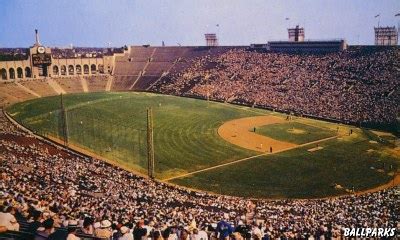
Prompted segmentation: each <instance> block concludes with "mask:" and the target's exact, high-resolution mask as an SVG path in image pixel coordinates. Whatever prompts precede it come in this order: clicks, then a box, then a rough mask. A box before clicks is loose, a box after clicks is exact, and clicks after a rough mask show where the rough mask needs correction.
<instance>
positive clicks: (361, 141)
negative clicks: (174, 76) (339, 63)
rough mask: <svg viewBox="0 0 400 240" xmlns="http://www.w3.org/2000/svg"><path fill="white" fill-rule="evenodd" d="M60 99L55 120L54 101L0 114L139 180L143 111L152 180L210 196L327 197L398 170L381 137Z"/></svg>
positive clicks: (218, 106) (183, 101) (129, 100)
mask: <svg viewBox="0 0 400 240" xmlns="http://www.w3.org/2000/svg"><path fill="white" fill-rule="evenodd" d="M62 102H63V106H64V109H65V111H64V112H65V114H63V113H62V111H61V110H60V109H61V97H60V96H53V97H47V98H39V99H34V100H30V101H26V102H22V103H17V104H15V105H13V106H11V107H9V108H8V109H7V112H8V113H9V114H10V116H12V117H13V118H14V119H15V120H17V121H18V122H20V123H21V124H23V125H24V126H26V127H28V128H30V129H31V130H33V131H35V132H36V133H38V134H40V135H44V136H46V137H49V138H53V139H59V140H60V139H64V136H65V135H67V136H68V144H69V145H70V146H71V147H76V148H79V149H81V150H83V151H85V152H86V153H92V154H94V155H97V156H101V157H102V158H104V159H107V161H109V162H112V163H113V164H115V165H118V166H121V167H123V168H126V169H129V170H131V171H134V172H137V173H140V174H146V173H147V142H146V136H147V132H146V130H147V125H146V124H147V121H146V117H147V115H146V110H147V108H148V107H151V108H152V111H153V121H154V149H155V177H156V178H157V179H158V180H160V181H166V182H169V183H172V184H178V185H182V186H185V187H190V188H194V189H200V190H206V191H210V192H214V193H220V194H229V195H235V196H245V197H254V198H315V197H328V196H336V195H341V194H346V193H349V192H351V191H356V192H358V191H364V190H368V189H371V188H375V187H377V186H380V185H382V184H385V183H388V182H390V181H391V180H392V179H393V176H394V175H395V173H396V172H397V169H398V166H399V163H400V150H399V147H396V144H395V142H396V141H398V140H396V139H395V138H394V136H392V135H391V134H387V133H382V132H377V131H370V130H366V129H359V128H355V127H352V126H347V125H342V124H334V123H329V122H324V121H319V120H313V119H307V118H299V117H293V116H287V115H285V114H281V113H277V112H272V111H267V110H261V109H255V108H249V107H243V106H237V105H231V104H226V103H216V102H209V101H203V100H197V99H190V98H182V97H174V96H165V95H157V94H150V93H136V92H129V93H122V92H118V93H90V94H71V95H65V96H63V97H62ZM63 117H65V121H64V120H63ZM64 122H66V123H67V125H63V123H64Z"/></svg>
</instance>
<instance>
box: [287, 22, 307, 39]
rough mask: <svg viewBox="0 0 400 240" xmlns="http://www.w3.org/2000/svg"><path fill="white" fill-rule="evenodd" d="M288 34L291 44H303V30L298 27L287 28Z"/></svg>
mask: <svg viewBox="0 0 400 240" xmlns="http://www.w3.org/2000/svg"><path fill="white" fill-rule="evenodd" d="M288 34H289V41H291V42H303V41H304V39H305V34H304V28H300V27H299V25H297V26H296V27H295V28H289V29H288Z"/></svg>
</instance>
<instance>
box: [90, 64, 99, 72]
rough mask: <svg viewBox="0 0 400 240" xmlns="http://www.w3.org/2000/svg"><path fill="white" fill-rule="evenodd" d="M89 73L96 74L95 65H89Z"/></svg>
mask: <svg viewBox="0 0 400 240" xmlns="http://www.w3.org/2000/svg"><path fill="white" fill-rule="evenodd" d="M90 72H91V73H92V74H96V73H97V68H96V64H92V65H90Z"/></svg>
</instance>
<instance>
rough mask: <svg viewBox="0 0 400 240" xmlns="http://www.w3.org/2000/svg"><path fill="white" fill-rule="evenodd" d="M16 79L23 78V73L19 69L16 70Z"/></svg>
mask: <svg viewBox="0 0 400 240" xmlns="http://www.w3.org/2000/svg"><path fill="white" fill-rule="evenodd" d="M17 78H24V71H23V70H22V68H21V67H19V68H17Z"/></svg>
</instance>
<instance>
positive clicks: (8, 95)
mask: <svg viewBox="0 0 400 240" xmlns="http://www.w3.org/2000/svg"><path fill="white" fill-rule="evenodd" d="M33 98H36V96H34V95H32V94H31V93H29V92H27V91H25V90H23V89H22V88H21V87H20V86H18V85H17V84H15V83H14V82H2V83H0V106H6V105H9V104H12V103H16V102H21V101H25V100H29V99H33Z"/></svg>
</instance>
